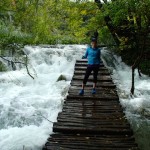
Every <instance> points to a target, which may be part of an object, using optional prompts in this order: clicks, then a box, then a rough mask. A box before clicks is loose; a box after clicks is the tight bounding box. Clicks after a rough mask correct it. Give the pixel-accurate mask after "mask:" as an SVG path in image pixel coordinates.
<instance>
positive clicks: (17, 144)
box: [0, 45, 86, 150]
mask: <svg viewBox="0 0 150 150" xmlns="http://www.w3.org/2000/svg"><path fill="white" fill-rule="evenodd" d="M85 48H86V46H85V45H84V46H82V45H67V46H63V45H58V46H56V47H49V46H45V47H44V46H43V47H38V46H32V47H31V46H26V47H25V48H24V51H25V53H26V54H27V55H28V57H29V63H30V64H29V71H30V73H31V74H32V76H34V77H35V79H34V80H33V79H32V78H31V77H30V76H29V75H28V74H27V72H26V69H25V68H22V69H20V70H16V71H8V72H5V73H1V74H0V149H1V150H23V147H25V149H26V150H31V149H32V150H41V149H42V146H43V145H44V144H45V142H46V140H47V138H48V136H49V134H50V133H52V123H51V122H49V121H48V120H50V121H52V122H54V121H56V117H57V114H58V112H60V111H61V109H62V102H63V100H64V97H65V95H66V94H67V91H68V88H69V84H70V81H71V78H72V75H73V72H74V64H75V60H76V59H80V58H81V56H82V54H83V53H84V49H85ZM60 75H64V76H65V77H66V81H63V80H62V81H59V82H57V79H58V77H59V76H60ZM45 118H47V119H48V120H47V119H45Z"/></svg>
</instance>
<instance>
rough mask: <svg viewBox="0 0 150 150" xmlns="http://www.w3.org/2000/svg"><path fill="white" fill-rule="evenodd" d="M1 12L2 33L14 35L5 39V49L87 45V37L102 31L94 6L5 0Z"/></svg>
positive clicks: (85, 3)
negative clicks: (8, 46)
mask: <svg viewBox="0 0 150 150" xmlns="http://www.w3.org/2000/svg"><path fill="white" fill-rule="evenodd" d="M0 8H1V10H0V13H3V16H0V19H1V21H3V23H4V24H5V25H3V30H4V29H5V27H6V29H7V30H10V31H11V34H5V35H3V37H2V38H3V41H1V43H4V45H5V44H7V43H8V44H9V43H10V42H11V43H12V42H14V43H18V42H19V41H20V43H23V44H29V43H30V44H40V43H42V44H56V43H63V44H64V43H86V42H87V38H88V39H89V37H88V36H89V35H87V33H88V32H90V31H95V29H97V28H99V25H98V23H99V21H98V16H99V15H100V10H99V9H98V8H97V6H96V4H95V3H93V2H88V1H85V2H80V1H77V2H73V1H70V0H61V1H59V0H54V1H50V0H45V1H40V0H33V1H29V0H18V1H16V0H14V1H11V0H6V3H4V2H2V3H1V5H0ZM10 18H11V19H10ZM4 26H5V27H4ZM15 33H16V34H15ZM14 34H15V35H14Z"/></svg>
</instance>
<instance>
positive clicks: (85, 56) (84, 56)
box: [82, 48, 88, 59]
mask: <svg viewBox="0 0 150 150" xmlns="http://www.w3.org/2000/svg"><path fill="white" fill-rule="evenodd" d="M87 56H88V48H87V49H86V52H85V55H83V56H82V59H86V58H87Z"/></svg>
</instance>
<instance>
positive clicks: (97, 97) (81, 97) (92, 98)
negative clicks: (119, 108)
mask: <svg viewBox="0 0 150 150" xmlns="http://www.w3.org/2000/svg"><path fill="white" fill-rule="evenodd" d="M67 99H68V100H69V99H76V100H77V99H78V100H80V99H82V100H87V99H88V100H95V101H96V100H107V101H109V100H119V97H118V96H107V95H106V96H99V95H90V96H88V95H83V96H80V95H77V94H75V95H67Z"/></svg>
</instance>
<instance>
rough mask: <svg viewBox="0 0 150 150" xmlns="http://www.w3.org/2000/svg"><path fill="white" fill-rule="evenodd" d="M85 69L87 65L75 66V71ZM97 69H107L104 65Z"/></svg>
mask: <svg viewBox="0 0 150 150" xmlns="http://www.w3.org/2000/svg"><path fill="white" fill-rule="evenodd" d="M86 69H87V67H85V66H83V67H81V66H80V67H79V66H78V67H75V71H77V70H86ZM99 71H108V69H107V68H106V67H99Z"/></svg>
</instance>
